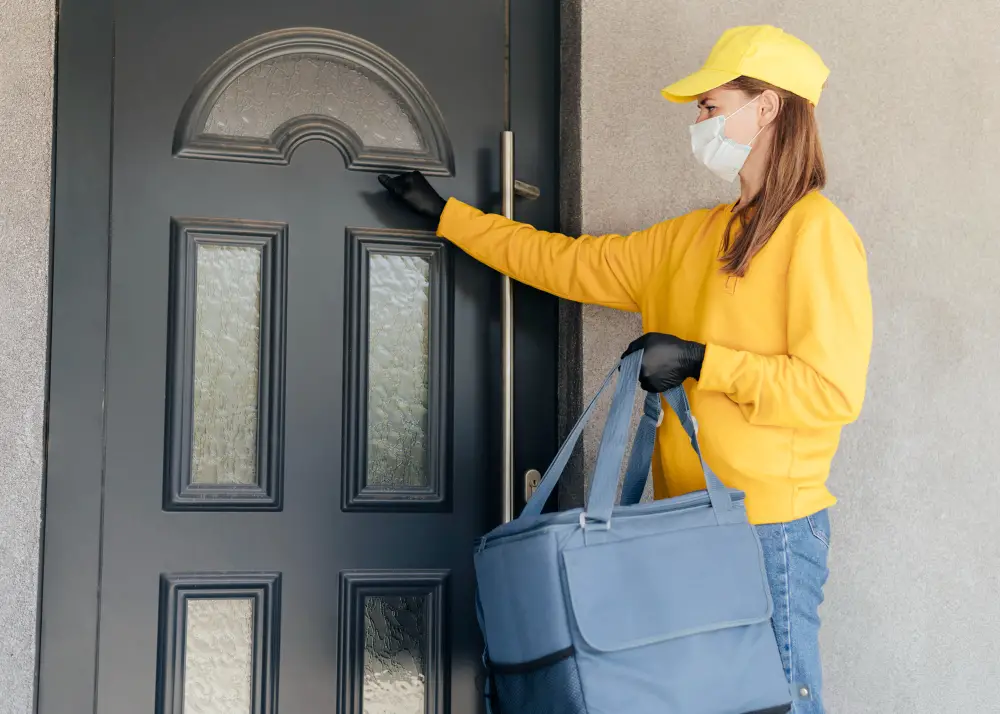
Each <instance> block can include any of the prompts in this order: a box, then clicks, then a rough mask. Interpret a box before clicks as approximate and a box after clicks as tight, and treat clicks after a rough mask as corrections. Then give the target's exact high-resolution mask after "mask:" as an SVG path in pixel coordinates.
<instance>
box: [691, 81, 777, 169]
mask: <svg viewBox="0 0 1000 714" xmlns="http://www.w3.org/2000/svg"><path fill="white" fill-rule="evenodd" d="M758 99H760V95H757V96H756V97H754V98H753V99H751V100H750V101H749V102H747V103H746V104H744V105H743V106H742V107H740V108H739V109H737V110H736V111H735V112H733V113H732V114H730V115H729V116H728V117H725V116H717V117H712V118H711V119H706V120H705V121H702V122H698V123H697V124H692V125H691V151H692V152H693V153H694V157H695V158H696V159H698V161H700V162H701V163H703V164H704V165H705V166H706V167H707V168H708V170H709V171H711V172H712V173H713V174H715V175H716V176H718V177H719V178H721V179H722V180H723V181H729V182H730V183H731V182H733V181H735V180H736V177H737V176H739V174H740V170H741V169H742V168H743V164H745V163H746V160H747V157H748V156H750V149H751V146H750V144H753V142H754V139H756V138H757V137H758V136H760V132H761V131H764V128H763V127H761V129H760V131H758V132H757V133H756V134H754V137H753V139H751V140H750V144H740V143H739V142H736V141H733V140H732V139H730V138H728V137H727V136H726V120H727V119H728V118H729V117H733V116H736V115H737V114H739V113H740V112H741V111H743V110H744V109H746V108H747V107H748V106H750V105H751V104H753V103H754V102H756V101H757V100H758Z"/></svg>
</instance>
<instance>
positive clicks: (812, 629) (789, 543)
mask: <svg viewBox="0 0 1000 714" xmlns="http://www.w3.org/2000/svg"><path fill="white" fill-rule="evenodd" d="M757 532H758V533H759V534H760V540H761V545H763V547H764V565H765V567H766V569H767V580H768V583H769V584H770V586H771V597H772V598H773V600H774V616H773V618H772V624H773V625H774V634H775V637H776V638H777V640H778V648H779V649H780V650H781V661H782V664H784V665H785V676H786V677H787V678H788V681H789V683H790V684H791V685H792V696H793V698H794V706H793V707H792V713H793V714H823V699H822V686H823V674H822V669H821V666H820V657H819V612H818V611H819V606H820V604H821V603H822V602H823V586H824V585H825V584H826V579H827V576H828V575H829V571H828V570H827V567H826V559H827V554H828V553H829V550H830V515H829V513H828V512H827V511H825V510H823V511H820V512H819V513H816V514H814V515H812V516H808V517H806V518H802V519H800V520H797V521H791V522H789V523H774V524H769V525H763V526H757Z"/></svg>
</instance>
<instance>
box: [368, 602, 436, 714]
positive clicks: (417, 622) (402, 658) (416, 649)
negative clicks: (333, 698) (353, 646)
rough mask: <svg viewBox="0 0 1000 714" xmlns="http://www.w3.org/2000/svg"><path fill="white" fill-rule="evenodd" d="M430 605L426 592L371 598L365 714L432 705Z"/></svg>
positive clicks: (416, 713) (410, 711)
mask: <svg viewBox="0 0 1000 714" xmlns="http://www.w3.org/2000/svg"><path fill="white" fill-rule="evenodd" d="M426 604H427V600H426V596H424V595H404V596H368V597H366V598H365V663H364V664H365V675H364V696H363V698H362V707H361V709H362V712H364V714H423V712H424V711H425V710H426V701H427V698H426V694H425V691H426V679H427V607H426Z"/></svg>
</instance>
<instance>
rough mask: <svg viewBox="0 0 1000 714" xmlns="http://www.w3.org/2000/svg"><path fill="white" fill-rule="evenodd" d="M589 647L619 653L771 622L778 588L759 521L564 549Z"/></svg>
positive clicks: (580, 629) (571, 593)
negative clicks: (767, 565)
mask: <svg viewBox="0 0 1000 714" xmlns="http://www.w3.org/2000/svg"><path fill="white" fill-rule="evenodd" d="M563 569H564V572H565V578H566V588H567V592H568V596H569V601H570V607H571V608H572V611H573V618H574V620H575V622H576V628H577V630H578V632H579V635H580V637H581V638H582V639H583V641H584V643H586V644H587V646H588V647H590V648H592V649H594V650H598V651H602V652H613V651H619V650H625V649H632V648H635V647H641V646H643V645H648V644H653V643H655V642H663V641H665V640H670V639H674V638H678V637H687V636H690V635H696V634H699V633H704V632H711V631H715V630H722V629H726V628H730V627H740V626H745V625H751V624H756V623H761V622H765V621H767V620H769V619H770V617H771V608H772V605H771V594H770V591H769V589H768V585H767V574H766V572H765V570H764V556H763V551H762V550H761V546H760V541H759V540H758V538H757V533H756V531H755V530H754V528H753V526H750V525H747V524H745V523H740V524H728V525H712V526H705V527H702V528H693V529H687V530H680V531H673V532H670V533H663V534H660V535H655V536H644V537H639V538H632V539H629V540H624V541H617V542H615V541H609V542H604V543H601V544H594V545H589V546H581V547H578V548H574V549H573V550H566V551H564V553H563Z"/></svg>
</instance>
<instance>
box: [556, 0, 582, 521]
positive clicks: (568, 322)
mask: <svg viewBox="0 0 1000 714" xmlns="http://www.w3.org/2000/svg"><path fill="white" fill-rule="evenodd" d="M580 21H581V14H580V2H579V0H564V1H563V2H562V3H561V15H560V25H561V41H560V55H561V57H560V61H561V64H562V79H561V83H560V97H561V101H560V105H559V123H560V133H559V169H560V173H559V224H560V226H561V230H562V231H564V232H566V233H569V234H570V235H577V234H578V233H579V232H580V230H581V225H582V222H583V217H582V210H581V206H582V194H581V175H582V172H581V155H580V144H581V141H580V139H581V135H580V127H581V115H580V109H581V104H580V96H581V82H580V52H581V44H580V39H581V22H580ZM558 389H559V405H558V406H559V411H558V429H559V441H560V443H561V442H562V440H563V439H565V438H566V435H567V434H569V431H570V429H572V428H573V424H574V422H575V421H576V419H577V417H578V416H579V415H580V412H581V411H582V409H583V403H582V402H583V319H582V312H581V308H580V305H579V304H578V303H574V302H569V301H567V300H560V301H559V355H558ZM583 495H584V478H583V456H582V452H581V450H580V449H577V451H576V453H575V454H574V455H573V458H572V459H571V460H570V462H569V465H568V466H567V468H566V473H565V475H564V476H563V479H562V481H561V482H560V484H559V507H560V508H573V507H576V506H579V505H582V504H583Z"/></svg>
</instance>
